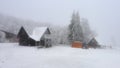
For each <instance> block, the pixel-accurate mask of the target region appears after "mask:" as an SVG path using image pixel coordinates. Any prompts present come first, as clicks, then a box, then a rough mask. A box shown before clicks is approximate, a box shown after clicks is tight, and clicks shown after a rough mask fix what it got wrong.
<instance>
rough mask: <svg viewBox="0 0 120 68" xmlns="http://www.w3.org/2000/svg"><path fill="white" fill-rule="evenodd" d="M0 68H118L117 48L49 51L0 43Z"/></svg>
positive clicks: (119, 60) (119, 65)
mask: <svg viewBox="0 0 120 68" xmlns="http://www.w3.org/2000/svg"><path fill="white" fill-rule="evenodd" d="M0 68H120V49H80V48H71V47H70V46H66V45H58V46H53V47H51V48H41V49H38V48H37V47H27V46H19V45H18V44H17V43H0Z"/></svg>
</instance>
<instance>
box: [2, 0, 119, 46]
mask: <svg viewBox="0 0 120 68" xmlns="http://www.w3.org/2000/svg"><path fill="white" fill-rule="evenodd" d="M119 6H120V1H119V0H84V1H83V0H0V13H2V14H5V15H10V16H14V17H17V18H21V19H27V20H33V21H37V22H47V23H50V24H54V25H60V26H67V25H68V24H69V23H70V20H71V16H72V13H73V11H78V12H79V14H80V17H81V18H87V19H88V21H89V24H90V27H91V28H92V30H94V31H95V32H96V33H97V37H96V38H97V40H98V41H99V43H100V44H105V45H113V46H117V45H118V46H119V45H120V43H119V42H120V41H119V40H120V31H119V28H120V27H119V26H120V23H119V22H120V19H119V18H120V9H119Z"/></svg>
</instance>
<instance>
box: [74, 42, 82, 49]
mask: <svg viewBox="0 0 120 68" xmlns="http://www.w3.org/2000/svg"><path fill="white" fill-rule="evenodd" d="M72 47H73V48H82V47H83V44H82V42H80V41H74V42H73V43H72Z"/></svg>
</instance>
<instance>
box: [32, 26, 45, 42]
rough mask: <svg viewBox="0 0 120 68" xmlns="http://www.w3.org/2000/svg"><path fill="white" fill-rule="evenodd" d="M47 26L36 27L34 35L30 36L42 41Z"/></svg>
mask: <svg viewBox="0 0 120 68" xmlns="http://www.w3.org/2000/svg"><path fill="white" fill-rule="evenodd" d="M46 29H47V27H36V28H35V29H34V30H33V33H32V35H30V37H31V38H32V39H34V40H35V41H40V39H41V37H42V36H43V34H44V33H45V31H46Z"/></svg>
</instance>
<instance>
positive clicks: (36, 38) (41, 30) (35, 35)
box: [17, 27, 52, 47]
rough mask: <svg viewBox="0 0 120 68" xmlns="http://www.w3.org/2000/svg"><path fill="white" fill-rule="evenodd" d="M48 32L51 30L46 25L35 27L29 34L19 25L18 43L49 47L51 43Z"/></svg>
mask: <svg viewBox="0 0 120 68" xmlns="http://www.w3.org/2000/svg"><path fill="white" fill-rule="evenodd" d="M50 34H51V32H50V30H49V28H47V27H38V28H35V29H33V31H32V33H31V34H29V33H28V32H27V31H26V30H25V29H24V28H23V27H21V29H20V30H19V33H18V35H17V37H18V39H19V45H24V46H43V47H50V46H51V45H52V43H51V37H50Z"/></svg>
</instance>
